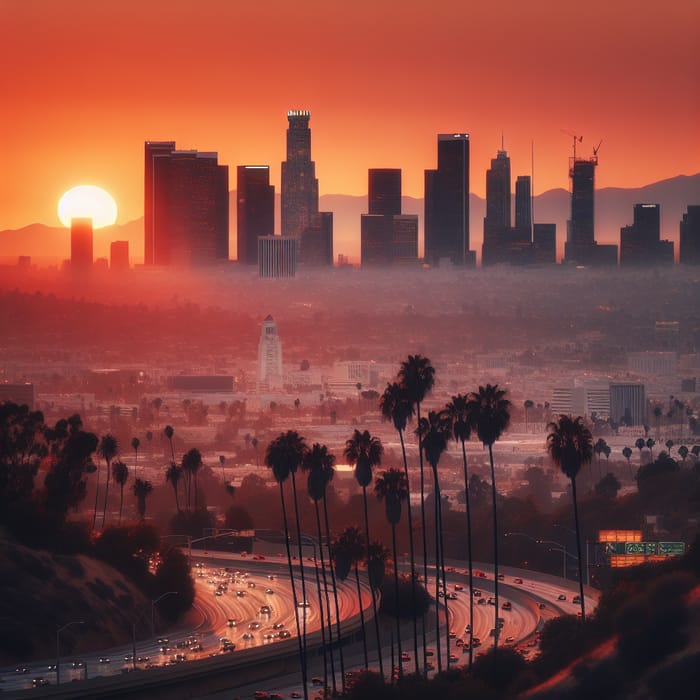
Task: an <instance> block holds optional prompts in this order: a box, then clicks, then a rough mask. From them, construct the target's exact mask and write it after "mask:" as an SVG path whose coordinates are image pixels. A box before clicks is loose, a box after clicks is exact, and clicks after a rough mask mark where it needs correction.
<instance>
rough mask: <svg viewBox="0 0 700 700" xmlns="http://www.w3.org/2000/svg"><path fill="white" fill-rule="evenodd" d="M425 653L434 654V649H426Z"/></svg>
mask: <svg viewBox="0 0 700 700" xmlns="http://www.w3.org/2000/svg"><path fill="white" fill-rule="evenodd" d="M425 655H426V656H435V650H434V649H426V650H425Z"/></svg>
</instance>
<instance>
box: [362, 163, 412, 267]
mask: <svg viewBox="0 0 700 700" xmlns="http://www.w3.org/2000/svg"><path fill="white" fill-rule="evenodd" d="M367 192H368V200H369V201H368V205H369V206H368V208H369V213H368V214H362V217H361V257H362V264H363V265H391V264H393V263H398V262H402V263H403V262H410V261H416V260H417V259H418V217H417V216H415V215H409V214H403V215H402V214H401V170H399V169H395V168H375V169H371V170H369V171H368V187H367Z"/></svg>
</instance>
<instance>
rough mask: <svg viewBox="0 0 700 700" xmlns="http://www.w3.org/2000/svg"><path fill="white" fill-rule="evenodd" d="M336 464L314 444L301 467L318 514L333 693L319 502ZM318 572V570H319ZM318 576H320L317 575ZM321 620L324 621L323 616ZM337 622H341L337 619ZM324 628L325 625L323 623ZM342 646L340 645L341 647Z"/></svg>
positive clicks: (332, 662)
mask: <svg viewBox="0 0 700 700" xmlns="http://www.w3.org/2000/svg"><path fill="white" fill-rule="evenodd" d="M334 464H335V457H334V456H333V455H332V454H331V453H330V452H328V448H327V447H326V446H325V445H319V444H318V443H314V444H313V446H312V447H311V449H310V450H308V451H307V452H306V454H305V455H304V461H303V463H302V465H301V468H302V470H304V471H308V472H309V476H308V481H307V486H308V489H309V496H310V498H311V500H312V501H313V502H314V511H315V513H316V531H317V535H318V548H319V550H320V556H321V572H322V574H323V588H324V590H325V592H326V610H327V611H328V612H327V617H326V619H327V621H328V645H329V651H330V661H331V677H332V679H333V693H334V694H335V693H336V691H337V688H336V680H335V666H334V660H333V625H332V621H331V602H330V598H329V596H328V578H327V577H326V562H325V557H324V554H323V546H322V540H323V534H322V532H321V513H320V509H319V507H318V502H319V501H321V500H324V499H325V497H326V487H327V486H328V484H329V483H330V482H331V481H332V479H333V475H334V473H335V470H334V469H333V465H334ZM317 571H318V570H317ZM317 575H318V574H317ZM317 583H318V584H319V605H320V607H321V611H323V601H322V600H321V589H320V581H317ZM321 620H323V615H321ZM336 622H339V620H338V618H337V617H336ZM321 627H322V628H323V623H321ZM338 640H340V633H338ZM339 646H340V645H339ZM324 670H325V643H324ZM340 672H341V677H342V678H345V664H344V662H343V659H342V647H341V664H340Z"/></svg>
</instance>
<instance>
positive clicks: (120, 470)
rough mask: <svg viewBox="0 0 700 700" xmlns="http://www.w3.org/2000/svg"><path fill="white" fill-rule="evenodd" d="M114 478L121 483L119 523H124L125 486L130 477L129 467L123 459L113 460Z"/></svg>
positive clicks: (117, 482)
mask: <svg viewBox="0 0 700 700" xmlns="http://www.w3.org/2000/svg"><path fill="white" fill-rule="evenodd" d="M112 479H114V483H115V484H118V485H119V524H120V525H121V524H122V510H123V509H124V486H125V485H126V482H127V480H128V479H129V467H127V466H126V464H124V462H122V461H121V460H117V461H116V462H112Z"/></svg>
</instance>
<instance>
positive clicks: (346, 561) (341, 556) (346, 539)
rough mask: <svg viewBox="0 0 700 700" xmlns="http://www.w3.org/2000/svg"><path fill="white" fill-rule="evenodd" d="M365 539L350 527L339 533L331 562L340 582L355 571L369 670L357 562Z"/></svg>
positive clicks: (362, 556)
mask: <svg viewBox="0 0 700 700" xmlns="http://www.w3.org/2000/svg"><path fill="white" fill-rule="evenodd" d="M366 551H367V549H366V544H365V538H364V536H363V535H362V532H361V531H360V528H358V527H355V526H354V525H351V526H349V527H346V528H345V530H343V532H341V533H340V536H339V537H338V539H337V540H336V541H335V542H334V543H333V561H334V563H335V573H336V575H337V576H338V578H339V579H340V580H341V581H345V579H346V578H347V577H348V574H349V573H350V569H351V568H354V569H355V587H356V589H357V604H358V605H359V607H360V626H361V627H362V651H363V653H364V659H365V669H368V668H369V656H368V654H367V630H366V628H365V612H364V606H363V605H362V588H361V587H360V571H359V566H358V565H359V562H361V561H362V560H363V559H364V558H365V553H366Z"/></svg>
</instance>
